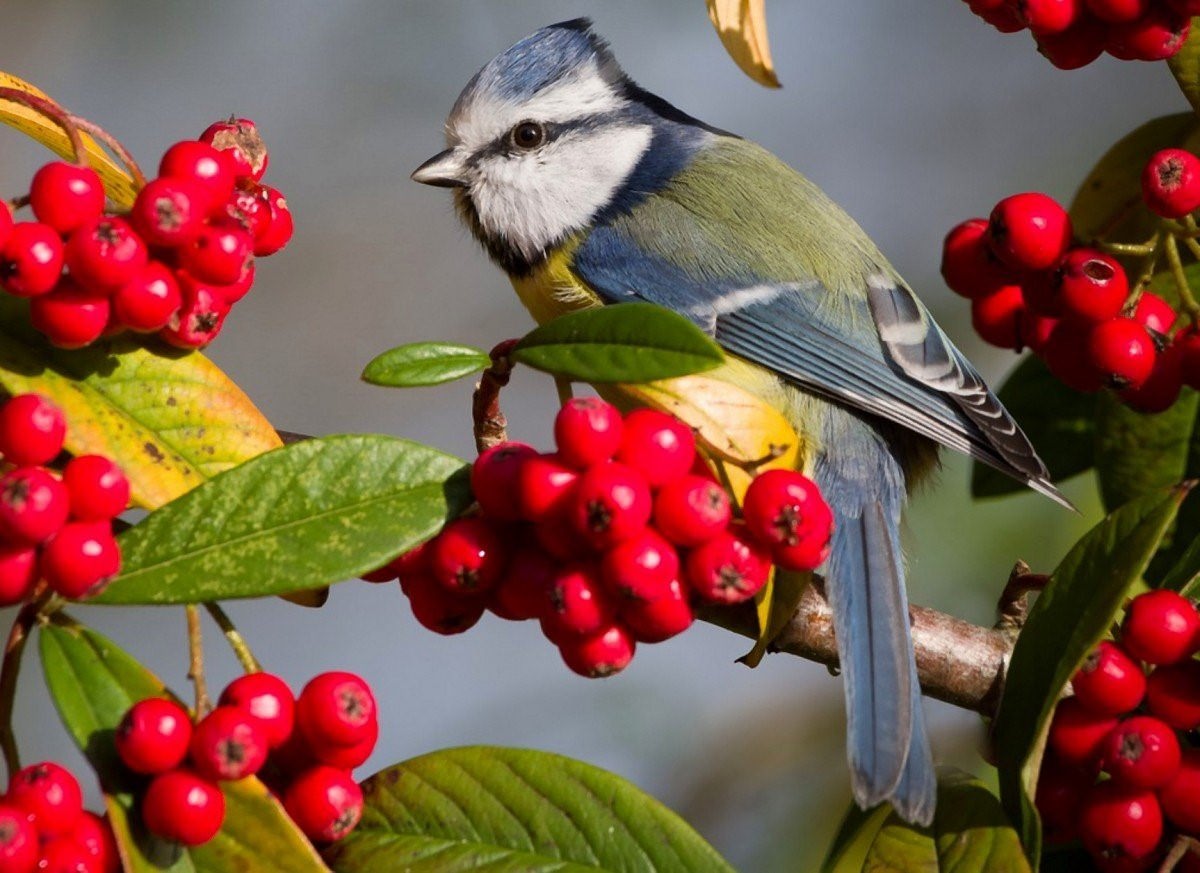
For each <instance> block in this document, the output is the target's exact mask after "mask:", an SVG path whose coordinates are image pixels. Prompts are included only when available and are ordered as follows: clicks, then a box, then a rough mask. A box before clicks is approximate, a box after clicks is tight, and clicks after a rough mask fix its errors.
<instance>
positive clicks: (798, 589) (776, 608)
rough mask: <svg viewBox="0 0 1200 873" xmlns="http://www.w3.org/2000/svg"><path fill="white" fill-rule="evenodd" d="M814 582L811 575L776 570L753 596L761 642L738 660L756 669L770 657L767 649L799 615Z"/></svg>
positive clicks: (757, 640) (755, 643)
mask: <svg viewBox="0 0 1200 873" xmlns="http://www.w3.org/2000/svg"><path fill="white" fill-rule="evenodd" d="M811 581H812V573H795V572H792V571H789V570H780V569H779V568H778V567H774V568H772V570H771V575H770V577H769V578H768V579H767V584H766V585H764V586H763V587H762V588H761V589H760V590H759V592H758V594H756V595H755V596H754V611H755V613H756V614H757V616H758V639H756V640H755V641H754V647H753V648H752V649H750V651H749V652H747V653H746V654H744V655H742V657H740V658H738V661H739V662H740V663H742V664H745V665H746V666H747V667H757V666H758V665H759V663H760V662H761V661H762V659H763V656H764V655H765V654H766V653H767V646H769V645H770V644H771V642H772V641H773V640H774V639H775V637H777V636H779V634H780V633H781V632H782V631H783V629H784V628H785V627H787V623H788V622H789V621H791V620H792V616H793V615H795V614H796V607H797V606H799V605H800V597H801V595H803V594H804V589H805V588H807V587H808V584H809V583H810V582H811Z"/></svg>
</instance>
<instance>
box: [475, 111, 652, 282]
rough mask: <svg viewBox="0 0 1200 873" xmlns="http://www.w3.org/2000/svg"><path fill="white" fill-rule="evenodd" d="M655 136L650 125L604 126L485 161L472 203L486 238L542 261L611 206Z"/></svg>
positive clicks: (480, 166)
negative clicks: (524, 152) (548, 251)
mask: <svg viewBox="0 0 1200 873" xmlns="http://www.w3.org/2000/svg"><path fill="white" fill-rule="evenodd" d="M652 137H653V131H652V130H651V128H650V127H649V126H646V125H622V126H615V127H602V128H598V129H595V130H584V131H582V132H580V133H578V134H574V135H570V136H568V137H566V138H564V139H562V140H559V141H557V142H553V143H550V144H549V145H547V146H546V147H545V148H543V149H541V150H540V151H537V152H532V153H530V154H527V155H520V156H504V155H497V156H495V157H492V158H490V159H488V160H486V161H484V162H482V163H481V164H480V165H479V166H478V167H477V168H476V170H475V173H476V177H475V179H474V180H473V183H472V184H471V199H472V201H473V203H474V204H475V211H476V213H477V214H478V216H479V222H480V224H481V225H482V227H483V230H484V232H485V233H486V234H487V235H488V236H489V237H493V238H497V239H503V240H506V241H507V242H508V243H509V244H510V245H512V246H513V247H514V248H515V249H516V250H517V251H518V252H520V253H521V254H522V256H524V257H525V258H527V259H529V260H535V259H536V258H537V257H538V256H539V255H540V254H541V253H542V252H544V251H545V250H546V248H548V247H549V246H551V245H552V244H554V243H556V242H558V241H559V240H561V239H563V238H564V237H565V236H567V235H568V234H569V233H571V232H572V231H575V230H579V229H581V228H583V227H585V226H586V225H587V223H588V222H589V221H590V220H591V218H592V216H594V215H595V214H596V213H597V212H599V211H600V210H601V209H602V208H603V207H605V206H607V205H608V204H609V203H610V202H611V201H612V199H613V196H614V195H615V194H616V192H617V190H618V189H619V188H620V187H621V185H622V184H624V182H625V180H626V179H628V178H629V176H630V174H631V173H632V172H633V170H634V168H635V167H636V166H637V163H638V161H639V160H641V157H642V155H644V154H645V153H646V150H647V149H648V148H649V147H650V140H651V138H652Z"/></svg>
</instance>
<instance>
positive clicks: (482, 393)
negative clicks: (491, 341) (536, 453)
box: [471, 339, 517, 452]
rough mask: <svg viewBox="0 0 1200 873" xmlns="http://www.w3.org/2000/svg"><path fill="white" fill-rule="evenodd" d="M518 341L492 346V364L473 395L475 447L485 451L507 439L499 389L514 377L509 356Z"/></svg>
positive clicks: (484, 373) (472, 412)
mask: <svg viewBox="0 0 1200 873" xmlns="http://www.w3.org/2000/svg"><path fill="white" fill-rule="evenodd" d="M516 344H517V340H515V339H510V340H505V341H504V342H502V343H499V344H498V345H497V346H496V347H495V348H494V349H492V353H491V358H492V364H491V366H490V367H488V368H487V369H486V370H484V371H483V375H482V376H480V377H479V384H478V385H476V386H475V394H474V395H473V396H472V398H471V415H472V418H473V420H474V425H475V449H476V450H477V451H479V452H483V451H486V450H487V449H490V448H491V447H492V446H495V445H498V444H500V443H502V442H505V441H506V440H507V439H508V419H507V418H505V417H504V413H503V412H502V411H501V410H500V390H501V389H502V388H503V387H504V386H505V385H507V384H508V380H509V379H510V378H511V376H512V369H513V362H512V359H511V358H509V355H510V354H511V353H512V350H513V347H514V346H515V345H516Z"/></svg>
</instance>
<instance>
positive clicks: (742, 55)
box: [707, 0, 779, 88]
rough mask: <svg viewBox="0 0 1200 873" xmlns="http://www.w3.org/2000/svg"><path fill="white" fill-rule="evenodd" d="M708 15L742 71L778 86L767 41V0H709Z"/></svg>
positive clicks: (770, 85) (766, 83)
mask: <svg viewBox="0 0 1200 873" xmlns="http://www.w3.org/2000/svg"><path fill="white" fill-rule="evenodd" d="M707 2H708V17H709V20H710V21H712V23H713V27H715V28H716V29H717V35H718V36H719V37H720V38H721V44H722V45H724V46H725V51H727V52H729V56H730V57H731V58H733V61H734V63H736V64H737V65H738V67H740V68H741V70H742V72H743V73H745V74H746V75H747V76H749V77H750V78H751V79H753V80H754V81H755V82H758V84H760V85H766V86H767V87H768V88H778V87H779V79H777V78H776V77H775V65H774V64H773V63H772V62H771V46H770V44H769V43H768V42H767V11H766V0H707Z"/></svg>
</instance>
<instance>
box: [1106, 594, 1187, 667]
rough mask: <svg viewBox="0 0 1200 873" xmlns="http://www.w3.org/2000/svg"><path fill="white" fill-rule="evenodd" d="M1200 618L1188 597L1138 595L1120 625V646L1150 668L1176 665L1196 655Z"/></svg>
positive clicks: (1178, 595) (1131, 602) (1130, 604)
mask: <svg viewBox="0 0 1200 873" xmlns="http://www.w3.org/2000/svg"><path fill="white" fill-rule="evenodd" d="M1198 633H1200V615H1197V613H1196V607H1195V606H1193V605H1192V602H1191V601H1190V600H1188V599H1187V598H1186V597H1183V596H1182V595H1180V594H1177V593H1176V592H1174V591H1168V590H1165V589H1160V590H1157V591H1147V592H1146V593H1145V594H1139V595H1138V596H1137V597H1135V598H1133V600H1132V601H1130V603H1129V608H1128V610H1126V613H1125V620H1124V621H1123V622H1122V624H1121V645H1122V646H1123V647H1124V649H1125V651H1127V652H1128V653H1129V654H1130V655H1132V656H1133V657H1135V658H1138V659H1139V660H1142V661H1145V662H1146V663H1148V664H1173V663H1175V662H1176V661H1179V660H1182V659H1183V658H1186V657H1187V656H1188V655H1190V654H1192V653H1193V652H1194V651H1196V648H1197V641H1198V640H1200V637H1198V636H1197V634H1198Z"/></svg>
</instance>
